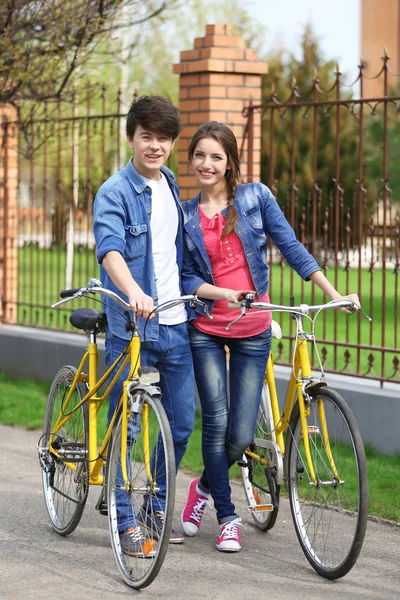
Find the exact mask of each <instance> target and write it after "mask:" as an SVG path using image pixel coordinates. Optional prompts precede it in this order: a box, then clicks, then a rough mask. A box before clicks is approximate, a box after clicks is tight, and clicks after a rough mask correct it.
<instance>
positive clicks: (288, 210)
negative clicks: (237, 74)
mask: <svg viewBox="0 0 400 600" xmlns="http://www.w3.org/2000/svg"><path fill="white" fill-rule="evenodd" d="M388 61H389V57H388V56H387V55H386V53H385V56H384V57H383V64H382V69H381V72H380V73H379V74H378V75H377V76H376V79H378V80H379V81H381V82H382V92H383V94H382V96H379V97H373V98H366V97H364V94H363V84H364V81H365V78H366V75H365V74H364V70H365V66H364V65H361V66H360V68H359V77H358V78H357V80H356V81H355V82H354V84H353V85H352V86H349V87H346V86H344V84H343V80H342V75H341V73H340V72H339V69H338V68H337V70H336V73H335V76H334V81H333V83H332V85H331V86H330V87H329V88H328V89H322V87H321V85H320V81H319V79H318V73H315V76H314V78H313V81H312V83H311V86H310V87H309V90H308V91H307V92H306V93H304V92H303V93H300V91H299V88H298V85H297V82H296V81H293V82H292V85H291V87H290V89H289V90H288V91H287V94H286V97H285V98H284V99H280V98H278V95H277V93H276V92H275V91H274V90H272V91H271V93H270V95H269V97H267V98H266V99H265V101H264V102H263V103H262V104H260V105H253V104H250V105H249V106H248V107H246V109H245V111H244V114H245V116H247V126H246V131H245V136H244V137H245V138H247V147H248V151H247V153H246V155H244V156H243V160H247V163H248V166H247V173H248V176H249V179H250V180H251V178H252V163H253V140H254V125H253V123H254V114H255V113H256V112H257V113H261V115H262V121H261V123H262V126H261V132H262V143H261V148H262V150H261V155H262V158H261V180H262V181H263V182H264V183H266V184H267V185H268V186H269V188H270V189H271V191H272V192H273V194H274V195H275V196H276V198H277V201H278V203H279V204H280V205H281V207H282V210H283V211H284V213H285V215H286V217H287V218H288V220H289V222H290V223H291V225H292V227H293V228H294V230H295V231H296V234H297V236H298V238H299V239H300V240H301V241H302V242H303V243H304V244H305V246H306V247H307V248H308V249H309V250H310V252H311V253H312V254H313V255H314V256H315V257H316V258H317V260H318V261H319V264H320V265H321V267H322V269H323V271H324V273H325V274H326V275H327V277H328V278H329V279H330V281H331V283H333V284H334V285H335V287H336V288H338V289H339V291H341V293H343V294H344V293H351V292H357V293H358V294H359V296H360V298H361V301H362V305H363V308H364V310H365V311H366V312H367V313H369V314H370V315H371V316H372V318H373V321H372V323H371V324H368V323H367V321H365V320H364V319H363V318H362V316H361V315H358V317H354V316H353V317H351V318H349V319H347V320H346V317H344V315H343V314H335V315H334V317H332V318H331V317H330V316H328V314H327V313H324V314H323V316H322V317H321V322H322V323H321V328H320V330H319V331H317V335H318V336H319V337H320V338H322V339H323V340H324V344H323V348H322V360H323V363H324V365H325V368H326V370H332V371H336V372H342V373H347V374H351V375H355V376H358V377H367V378H368V377H370V378H373V379H378V380H380V381H381V382H383V381H397V382H398V381H399V379H400V377H399V375H400V373H399V357H400V350H399V341H400V335H399V312H400V307H399V266H400V252H399V229H400V227H399V224H400V221H399V210H400V177H399V172H398V166H397V163H398V155H399V154H398V150H400V136H399V133H400V124H399V121H398V119H399V112H400V95H399V94H398V90H397V88H398V83H397V80H398V78H396V84H395V85H394V86H389V83H388V81H389V77H388V76H389V74H390V69H389V64H388ZM392 80H393V78H392ZM357 91H359V94H357ZM243 146H244V145H243ZM269 260H270V263H271V280H270V295H271V297H272V300H273V301H274V302H277V303H279V302H282V303H287V302H288V300H289V297H290V296H293V295H294V296H295V300H296V301H305V302H307V301H309V302H314V300H315V299H316V298H317V297H318V292H317V291H316V289H313V288H310V286H307V284H303V283H301V282H299V278H296V276H295V275H293V272H289V269H288V268H285V263H284V261H283V259H282V257H281V256H280V255H279V252H277V251H276V250H275V249H274V248H273V247H272V246H270V255H269ZM283 318H284V317H282V319H283ZM291 325H292V324H290V325H288V323H287V322H286V323H284V327H283V330H284V334H285V333H286V334H285V335H284V338H283V341H282V343H281V344H280V345H279V347H278V356H277V360H278V362H281V363H282V362H283V363H290V357H291V349H292V344H293V328H292V326H291Z"/></svg>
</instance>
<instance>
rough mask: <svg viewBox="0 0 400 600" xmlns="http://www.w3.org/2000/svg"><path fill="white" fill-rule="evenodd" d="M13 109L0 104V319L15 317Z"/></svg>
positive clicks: (15, 154)
mask: <svg viewBox="0 0 400 600" xmlns="http://www.w3.org/2000/svg"><path fill="white" fill-rule="evenodd" d="M16 118H17V113H16V110H15V109H14V108H13V107H12V106H4V105H3V106H0V323H15V322H16V321H17V304H16V303H17V292H18V246H17V233H18V228H17V223H18V219H17V193H18V137H17V125H16Z"/></svg>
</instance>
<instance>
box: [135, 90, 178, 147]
mask: <svg viewBox="0 0 400 600" xmlns="http://www.w3.org/2000/svg"><path fill="white" fill-rule="evenodd" d="M138 125H140V126H141V127H143V129H146V130H147V131H152V132H153V133H161V134H163V135H165V136H167V137H169V138H172V140H175V139H176V138H177V137H178V135H179V133H180V131H181V129H182V125H181V120H180V115H179V110H178V109H177V108H176V107H175V106H174V105H173V104H172V102H171V101H170V100H167V99H166V98H163V97H162V96H141V97H140V98H138V99H137V100H136V101H135V102H132V104H131V107H130V109H129V112H128V116H127V119H126V135H127V136H128V137H129V138H130V139H132V138H133V136H134V135H135V131H136V127H137V126H138Z"/></svg>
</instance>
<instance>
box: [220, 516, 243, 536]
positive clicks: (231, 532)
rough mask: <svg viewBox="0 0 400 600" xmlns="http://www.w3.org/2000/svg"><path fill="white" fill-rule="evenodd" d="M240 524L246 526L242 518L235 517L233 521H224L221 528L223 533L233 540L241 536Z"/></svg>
mask: <svg viewBox="0 0 400 600" xmlns="http://www.w3.org/2000/svg"><path fill="white" fill-rule="evenodd" d="M238 525H240V526H241V527H244V525H243V524H242V520H241V519H240V517H238V518H237V519H234V520H233V521H228V523H224V525H223V526H222V529H221V535H222V536H223V537H224V538H225V539H227V540H233V539H236V538H238V537H239V529H238Z"/></svg>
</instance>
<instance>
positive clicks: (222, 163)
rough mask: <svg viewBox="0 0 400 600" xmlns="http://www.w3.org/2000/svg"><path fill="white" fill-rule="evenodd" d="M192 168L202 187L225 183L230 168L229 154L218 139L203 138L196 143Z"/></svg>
mask: <svg viewBox="0 0 400 600" xmlns="http://www.w3.org/2000/svg"><path fill="white" fill-rule="evenodd" d="M190 166H191V169H192V171H193V173H194V175H195V177H196V179H197V181H198V183H199V184H200V186H201V187H202V188H206V187H214V186H216V185H218V184H219V183H221V181H222V180H223V181H224V183H225V172H226V170H227V169H229V168H230V166H229V161H228V156H227V154H226V152H225V150H224V149H223V147H222V146H221V144H220V143H219V142H217V140H215V139H214V138H203V139H202V140H199V141H198V143H197V144H196V148H195V150H194V153H193V158H192V160H191V163H190Z"/></svg>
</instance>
